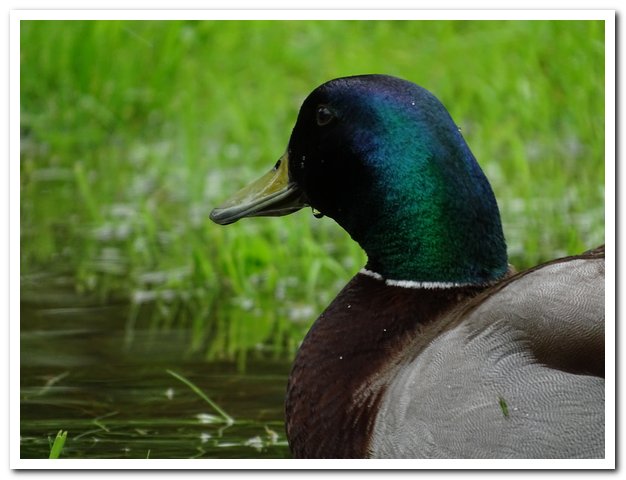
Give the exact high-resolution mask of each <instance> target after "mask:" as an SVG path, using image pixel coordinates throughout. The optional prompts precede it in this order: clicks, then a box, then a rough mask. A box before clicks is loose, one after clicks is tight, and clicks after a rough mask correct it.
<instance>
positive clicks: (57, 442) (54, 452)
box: [48, 430, 67, 458]
mask: <svg viewBox="0 0 626 480" xmlns="http://www.w3.org/2000/svg"><path fill="white" fill-rule="evenodd" d="M66 438H67V431H65V432H64V431H63V430H59V431H58V433H57V436H56V438H55V439H54V443H53V444H52V448H50V456H49V457H48V458H59V457H60V456H61V450H63V446H64V445H65V439H66Z"/></svg>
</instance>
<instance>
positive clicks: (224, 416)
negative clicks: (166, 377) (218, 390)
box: [166, 369, 235, 425]
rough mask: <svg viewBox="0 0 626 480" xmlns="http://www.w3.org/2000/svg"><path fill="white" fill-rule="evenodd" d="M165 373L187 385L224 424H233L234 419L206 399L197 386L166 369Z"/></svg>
mask: <svg viewBox="0 0 626 480" xmlns="http://www.w3.org/2000/svg"><path fill="white" fill-rule="evenodd" d="M166 371H167V373H169V374H170V375H171V376H172V377H174V378H175V379H177V380H179V381H180V382H182V383H184V384H185V385H187V386H188V387H189V388H190V389H191V390H193V391H194V392H195V393H196V394H197V395H198V396H199V397H200V398H201V399H202V400H204V401H205V402H206V403H208V404H209V405H210V406H211V407H212V408H213V410H215V411H216V412H217V413H219V414H220V415H221V416H222V418H223V419H224V422H226V423H227V424H228V425H232V424H233V423H235V419H234V418H233V417H231V416H230V415H228V414H227V413H226V412H225V411H224V410H222V409H221V408H220V406H219V405H218V404H217V403H215V402H214V401H213V400H211V399H210V398H209V397H207V396H206V394H205V393H204V392H203V391H202V390H200V388H198V386H196V385H195V384H193V383H192V382H191V381H190V380H187V379H186V378H185V377H183V376H182V375H180V374H178V373H176V372H174V371H172V370H169V369H167V370H166Z"/></svg>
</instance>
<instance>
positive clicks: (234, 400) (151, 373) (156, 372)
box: [20, 292, 289, 458]
mask: <svg viewBox="0 0 626 480" xmlns="http://www.w3.org/2000/svg"><path fill="white" fill-rule="evenodd" d="M64 295H66V297H65V298H64V297H63V295H51V296H50V297H49V298H46V296H45V295H30V294H29V293H28V292H23V295H22V308H21V451H20V453H21V457H22V458H47V457H48V454H49V451H50V444H51V443H50V442H51V441H52V439H54V436H55V435H56V433H57V432H58V431H59V430H61V429H62V430H67V431H68V438H67V441H66V444H65V447H64V449H63V452H62V454H61V457H62V458H285V457H288V456H289V450H288V447H287V443H286V440H285V434H284V427H283V401H284V390H285V384H286V376H287V373H288V370H289V364H288V363H287V362H277V361H270V360H268V359H262V358H256V359H255V358H249V359H248V361H247V364H246V370H245V372H242V371H240V370H238V368H237V366H236V365H234V364H233V363H228V362H221V363H220V362H212V363H207V362H206V361H204V359H203V358H201V355H200V354H192V353H189V352H188V350H187V348H188V345H189V344H190V340H189V335H190V332H189V331H186V330H177V329H171V330H167V331H164V330H161V331H158V332H155V331H150V330H148V329H146V330H141V329H136V330H135V332H134V338H133V342H132V344H131V345H130V346H128V345H127V344H125V342H124V326H125V323H126V319H127V317H128V307H127V306H126V305H124V304H120V305H110V306H106V307H98V306H91V305H89V304H85V303H83V304H81V301H80V300H78V301H77V300H76V299H73V300H72V302H70V303H68V302H67V300H68V299H69V298H70V297H71V295H69V294H67V293H65V294H64ZM52 298H54V299H55V301H52ZM59 298H62V299H64V301H63V302H61V304H59V302H58V299H59ZM63 303H64V304H65V305H75V306H73V307H67V306H62V304H63ZM259 355H260V354H259ZM168 369H169V370H172V371H175V372H176V373H178V374H180V375H182V376H183V377H185V378H186V379H188V380H189V381H190V382H192V383H193V384H194V385H196V386H197V387H198V388H199V389H200V390H201V391H202V392H203V393H204V394H206V395H207V396H208V397H210V399H211V400H212V401H214V402H216V403H217V404H218V405H219V406H220V407H221V408H222V409H223V410H224V411H226V412H228V414H229V415H230V416H232V417H234V419H235V423H234V424H232V425H225V424H224V423H223V421H221V420H222V419H221V418H220V417H219V415H218V414H217V412H215V411H214V410H213V409H212V408H211V406H210V405H209V404H208V403H206V402H205V401H204V400H203V399H202V398H201V397H200V396H199V395H198V394H197V393H196V392H194V391H192V390H191V389H190V388H189V387H188V386H187V385H185V384H184V383H181V382H180V381H179V380H177V379H176V378H175V377H173V376H172V375H170V374H168V372H167V370H168Z"/></svg>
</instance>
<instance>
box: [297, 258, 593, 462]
mask: <svg viewBox="0 0 626 480" xmlns="http://www.w3.org/2000/svg"><path fill="white" fill-rule="evenodd" d="M572 289H574V290H575V291H576V293H577V295H576V296H575V298H579V299H584V300H580V301H578V302H576V301H572V300H571V292H572ZM520 290H521V291H522V292H523V294H522V295H520V294H519V292H520ZM589 291H592V292H594V293H593V294H594V297H592V298H589V297H587V295H586V293H587V292H589ZM554 298H557V299H562V300H557V301H555V300H554ZM603 302H604V259H603V256H602V255H600V254H599V253H598V252H595V253H593V254H586V255H581V256H577V257H571V258H568V259H562V260H560V261H558V262H555V263H552V264H549V265H545V266H542V267H541V268H538V269H534V270H532V271H529V272H523V273H522V274H519V275H516V276H512V277H511V278H508V279H507V280H504V281H503V282H502V284H498V285H496V286H494V287H491V288H488V289H486V290H485V289H480V288H476V287H455V288H450V289H427V288H407V287H403V286H390V285H387V284H386V283H385V281H384V280H383V279H379V278H375V276H372V275H371V274H369V272H366V273H359V274H357V275H356V276H355V277H354V278H353V279H352V280H351V281H350V283H349V284H348V285H347V286H346V287H345V288H344V290H343V291H342V292H341V293H340V294H339V295H338V296H337V298H336V299H335V300H334V301H333V302H332V303H331V305H330V306H329V307H328V308H327V309H326V311H324V313H323V314H322V315H321V316H320V317H319V318H318V320H317V321H316V322H315V324H314V325H313V327H312V328H311V330H310V331H309V334H308V335H307V337H306V338H305V340H304V342H303V344H302V346H301V348H300V351H299V352H298V355H297V357H296V360H295V362H294V366H293V370H292V373H291V376H290V379H289V387H288V395H287V405H286V413H287V432H288V435H289V438H290V441H291V443H292V445H293V451H294V455H295V456H298V457H302V458H332V457H339V458H363V457H374V458H516V457H517V458H526V457H532V458H597V457H603V456H604V356H603V352H604V328H603V324H602V323H601V322H598V320H597V319H598V318H602V317H603V313H604V312H603V309H602V308H601V307H600V306H601V305H603ZM546 304H547V305H549V307H548V308H546V307H545V305H546ZM573 311H575V312H577V314H576V315H575V316H572V315H571V314H569V313H570V312H573ZM511 312H525V313H524V314H523V315H522V314H517V315H516V314H512V313H511ZM354 322H358V328H355V326H354ZM564 345H569V347H565V346H564ZM321 346H323V347H321ZM568 399H569V400H568Z"/></svg>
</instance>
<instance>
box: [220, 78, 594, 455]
mask: <svg viewBox="0 0 626 480" xmlns="http://www.w3.org/2000/svg"><path fill="white" fill-rule="evenodd" d="M303 207H311V208H312V209H314V210H313V211H314V212H315V213H316V216H319V217H321V216H326V217H329V218H331V219H333V220H334V221H335V222H336V223H337V224H339V226H341V227H342V228H343V229H344V230H346V231H347V232H348V234H349V235H350V236H351V238H352V239H353V240H354V241H356V242H357V243H358V244H359V245H360V246H361V248H362V249H363V250H364V251H365V253H366V255H367V262H366V264H365V266H364V267H363V268H362V269H361V270H359V271H358V272H357V273H356V274H355V275H354V277H353V278H352V279H351V280H350V281H349V282H348V284H347V285H346V286H345V287H344V288H343V289H342V290H341V291H340V292H339V293H338V295H337V297H336V298H335V299H334V300H333V301H332V302H331V303H330V305H329V306H328V307H327V308H326V309H325V310H324V311H323V312H322V313H321V314H320V315H319V317H318V318H317V320H315V321H314V323H313V324H312V327H311V328H310V330H309V331H308V333H307V334H306V336H305V338H304V340H303V341H302V343H301V345H300V347H299V350H298V352H297V354H296V357H295V360H294V362H293V366H292V369H291V373H290V375H289V379H288V382H287V393H286V400H285V428H286V434H287V438H288V442H289V446H290V449H291V452H292V454H293V456H294V457H295V458H603V457H604V456H605V445H604V437H605V435H604V434H605V420H604V395H605V390H604V246H603V245H602V246H599V247H597V248H594V249H591V250H588V251H586V252H583V253H580V254H578V255H573V256H569V257H565V258H560V259H556V260H553V261H550V262H547V263H545V264H542V265H538V266H536V267H534V268H531V269H528V270H525V271H522V272H517V273H516V272H515V271H514V269H512V267H511V266H510V265H509V263H508V256H507V248H506V242H505V237H504V234H503V229H502V224H501V218H500V212H499V209H498V205H497V202H496V199H495V196H494V192H493V190H492V188H491V186H490V184H489V181H488V180H487V178H486V176H485V174H484V173H483V171H482V169H481V168H480V166H479V164H478V162H477V160H476V159H475V157H474V155H473V154H472V152H471V150H470V148H469V146H468V144H467V143H466V141H465V139H464V137H463V135H462V134H461V131H460V129H459V128H458V127H457V125H456V124H455V122H454V121H453V120H452V118H451V116H450V114H449V113H448V111H447V110H446V108H445V107H444V105H443V104H442V103H441V102H440V101H439V100H438V99H437V98H436V97H435V96H434V95H433V94H432V93H430V92H429V91H428V90H426V89H425V88H422V87H420V86H418V85H416V84H415V83H413V82H410V81H408V80H404V79H400V78H397V77H393V76H389V75H382V74H367V75H357V76H351V77H342V78H337V79H334V80H330V81H328V82H326V83H324V84H322V85H320V86H319V87H317V88H316V89H315V90H313V91H312V92H311V93H310V94H309V95H308V97H307V98H306V99H305V100H304V102H303V104H302V106H301V108H300V111H299V113H298V116H297V120H296V123H295V126H294V127H293V130H292V133H291V136H290V139H289V143H288V147H287V149H286V152H285V153H284V155H282V156H281V157H280V159H279V160H278V161H277V162H276V164H275V165H274V167H273V168H271V169H270V171H269V172H268V173H267V174H265V175H264V176H262V177H261V178H260V179H258V180H257V181H255V182H252V183H251V184H250V185H248V186H247V187H244V188H243V189H242V190H240V191H239V192H237V193H236V194H234V195H233V196H232V197H231V198H230V199H229V200H227V201H225V202H224V203H223V204H221V205H220V206H219V207H217V208H215V209H213V210H212V212H211V213H210V218H211V220H213V221H214V222H216V223H217V224H220V225H228V224H231V223H234V222H236V221H237V220H239V219H241V218H244V217H257V216H281V215H287V214H291V213H293V212H296V211H298V210H300V209H302V208H303Z"/></svg>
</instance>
